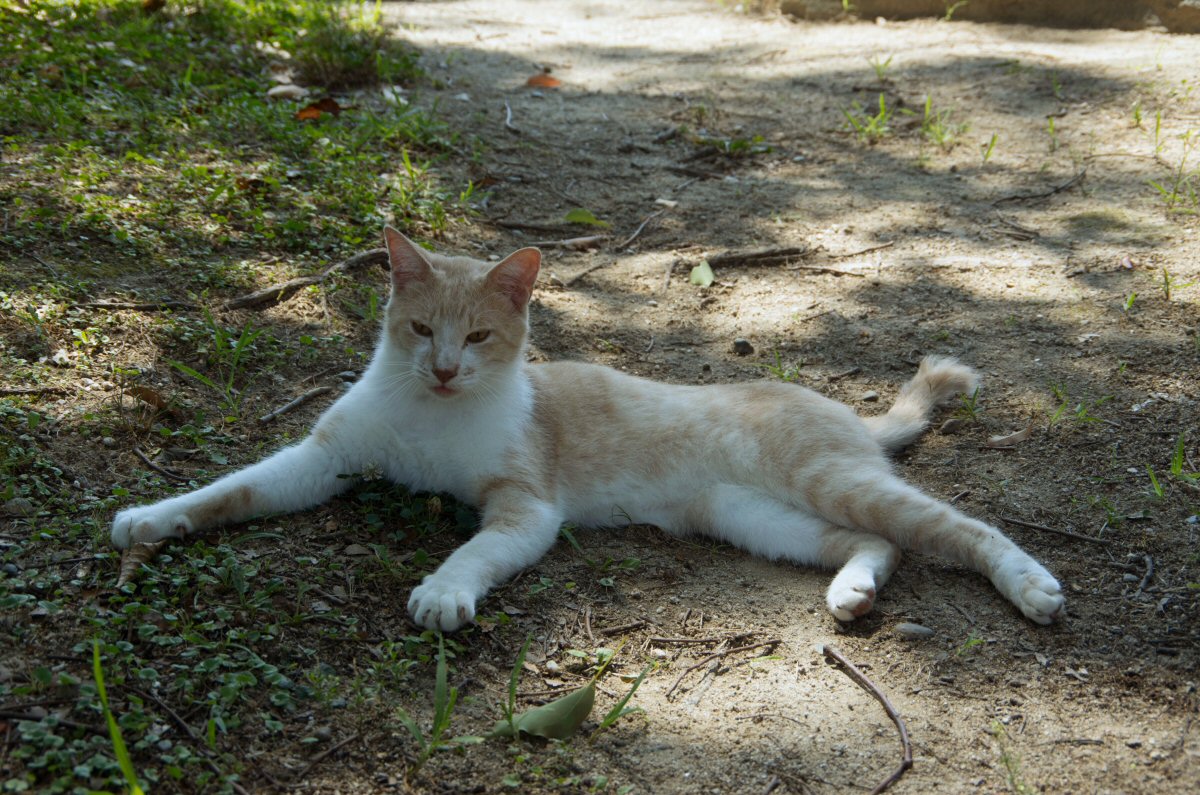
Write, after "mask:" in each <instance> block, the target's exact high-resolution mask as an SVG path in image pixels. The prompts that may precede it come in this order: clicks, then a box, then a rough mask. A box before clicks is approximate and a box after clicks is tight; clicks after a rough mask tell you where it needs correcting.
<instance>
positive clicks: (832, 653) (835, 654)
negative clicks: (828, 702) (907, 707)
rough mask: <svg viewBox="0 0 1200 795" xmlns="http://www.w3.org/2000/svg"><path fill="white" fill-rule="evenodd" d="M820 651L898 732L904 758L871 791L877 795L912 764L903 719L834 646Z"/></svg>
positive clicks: (875, 686) (872, 794)
mask: <svg viewBox="0 0 1200 795" xmlns="http://www.w3.org/2000/svg"><path fill="white" fill-rule="evenodd" d="M821 651H822V653H823V654H824V655H825V659H827V660H830V659H831V660H833V661H834V662H836V663H837V664H838V665H839V666H841V668H842V670H843V671H844V672H845V673H846V675H847V676H849V677H850V678H851V679H853V680H854V681H855V682H856V683H857V684H858V686H859V687H861V688H863V689H864V690H866V691H867V692H868V693H870V694H871V695H872V696H874V697H875V700H876V701H878V702H879V703H880V704H881V705H882V706H883V711H884V712H886V713H887V715H888V717H889V718H891V719H892V723H894V724H896V729H897V730H898V731H899V732H900V746H901V748H902V749H903V751H904V756H903V757H902V758H901V760H900V766H899V767H897V768H896V769H895V771H893V772H892V774H891V775H890V776H888V777H887V778H885V779H884V780H883V781H881V782H879V784H878V785H877V786H876V787H875V789H873V790H871V795H879V793H880V792H883V791H884V790H886V789H887V788H888V787H890V786H892V785H893V784H895V783H896V782H897V781H899V780H900V777H901V776H903V775H904V771H906V770H908V769H909V768H910V767H912V764H913V758H912V744H911V743H910V742H909V741H908V729H906V728H905V727H904V719H903V718H901V717H900V713H899V712H897V711H896V708H895V707H894V706H892V702H890V701H888V697H887V696H885V695H884V694H883V691H882V690H880V689H879V687H878V686H877V685H876V684H875V683H874V682H872V681H871V680H870V679H868V678H867V675H866V674H864V673H863V672H862V671H860V670H858V668H856V667H855V666H854V663H852V662H850V661H849V660H847V659H846V658H845V657H843V656H842V653H841V652H840V651H838V650H837V647H836V646H828V645H827V646H824V647H823V648H822V649H821Z"/></svg>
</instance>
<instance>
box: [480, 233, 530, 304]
mask: <svg viewBox="0 0 1200 795" xmlns="http://www.w3.org/2000/svg"><path fill="white" fill-rule="evenodd" d="M541 265H542V252H540V251H538V250H537V249H536V248H523V249H521V250H520V251H514V252H513V253H512V254H509V255H508V256H507V257H505V258H504V259H503V260H502V261H501V262H500V264H499V265H497V266H496V267H494V268H492V270H491V271H490V272H489V273H488V275H487V278H488V281H489V282H490V283H491V284H493V285H495V287H496V289H498V290H499V291H500V292H502V293H504V294H505V295H506V296H508V299H509V300H510V301H512V303H513V306H514V307H516V310H517V311H518V312H522V311H524V309H525V306H526V304H528V303H529V298H530V296H532V295H533V283H534V282H536V281H537V275H538V268H540V267H541Z"/></svg>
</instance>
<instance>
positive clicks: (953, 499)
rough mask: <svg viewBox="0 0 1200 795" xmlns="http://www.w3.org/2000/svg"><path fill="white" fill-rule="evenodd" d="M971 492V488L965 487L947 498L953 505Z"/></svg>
mask: <svg viewBox="0 0 1200 795" xmlns="http://www.w3.org/2000/svg"><path fill="white" fill-rule="evenodd" d="M970 493H971V490H970V489H963V490H962V491H960V492H959V493H958V494H955V495H954V496H953V497H951V498H950V499H949V500H947V502H949V503H950V504H951V505H953V504H954V503H956V502H958V501H959V500H961V499H962V498H963V497H965V496H967V495H968V494H970Z"/></svg>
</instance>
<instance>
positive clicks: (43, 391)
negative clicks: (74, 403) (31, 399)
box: [0, 386, 71, 395]
mask: <svg viewBox="0 0 1200 795" xmlns="http://www.w3.org/2000/svg"><path fill="white" fill-rule="evenodd" d="M69 394H71V392H70V390H67V389H63V388H62V387H57V386H42V387H16V386H13V387H8V386H6V387H0V395H69Z"/></svg>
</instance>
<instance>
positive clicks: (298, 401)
mask: <svg viewBox="0 0 1200 795" xmlns="http://www.w3.org/2000/svg"><path fill="white" fill-rule="evenodd" d="M332 391H333V387H331V386H315V387H313V388H312V389H310V390H308V391H307V392H305V393H304V394H303V395H300V396H299V397H297V398H294V399H293V400H291V401H289V402H287V403H284V404H283V405H282V406H280V407H279V408H277V409H275V410H274V411H272V412H270V413H267V414H264V415H262V416H261V417H259V418H258V421H259V422H261V423H264V424H265V423H268V422H272V421H274V420H276V419H278V418H279V417H281V416H282V415H284V414H287V413H288V412H289V411H291V410H292V409H294V408H296V407H297V406H300V405H302V404H304V403H307V402H308V401H310V400H312V399H313V398H315V397H316V396H317V395H324V394H325V393H326V392H332Z"/></svg>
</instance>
